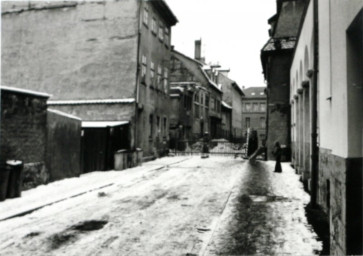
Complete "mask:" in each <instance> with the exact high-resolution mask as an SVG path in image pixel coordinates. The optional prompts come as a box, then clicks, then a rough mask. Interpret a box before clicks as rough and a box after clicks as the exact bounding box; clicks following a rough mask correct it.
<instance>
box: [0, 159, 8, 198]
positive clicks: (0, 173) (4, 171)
mask: <svg viewBox="0 0 363 256" xmlns="http://www.w3.org/2000/svg"><path fill="white" fill-rule="evenodd" d="M8 183H9V169H8V168H6V167H5V166H3V167H2V168H1V169H0V201H4V200H5V198H6V193H7V190H8Z"/></svg>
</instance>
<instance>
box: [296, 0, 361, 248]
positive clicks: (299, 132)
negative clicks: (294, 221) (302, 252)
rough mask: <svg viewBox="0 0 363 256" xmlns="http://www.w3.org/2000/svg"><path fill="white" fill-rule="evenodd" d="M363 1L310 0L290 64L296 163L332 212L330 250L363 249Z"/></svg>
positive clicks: (313, 193) (319, 201)
mask: <svg viewBox="0 0 363 256" xmlns="http://www.w3.org/2000/svg"><path fill="white" fill-rule="evenodd" d="M362 35H363V2H362V1H360V0H355V1H354V0H353V1H335V0H334V1H313V0H311V1H309V5H308V6H307V9H306V13H305V15H304V19H303V24H302V27H301V30H300V33H299V38H298V42H297V46H296V51H295V54H294V58H293V62H292V66H291V69H290V77H291V79H290V88H291V93H290V102H291V108H292V112H291V124H292V125H291V133H292V142H293V147H294V151H293V152H294V153H293V163H294V165H295V166H296V168H297V170H298V172H299V173H300V174H301V175H302V178H303V181H304V182H305V183H306V184H307V187H308V189H309V191H310V193H311V197H312V202H313V203H315V204H317V205H319V206H321V207H322V209H323V210H324V212H325V213H326V214H327V215H328V221H329V229H330V254H331V255H350V254H358V255H360V254H363V249H362V240H363V236H362V233H363V224H362V201H363V199H362V173H363V170H362V141H363V140H362V136H363V132H362V131H363V130H362V129H363V117H362V113H361V111H362V109H363V103H362V99H363V84H362V80H363V79H362V75H361V71H362V67H363V47H362V45H363V39H362V37H363V36H362Z"/></svg>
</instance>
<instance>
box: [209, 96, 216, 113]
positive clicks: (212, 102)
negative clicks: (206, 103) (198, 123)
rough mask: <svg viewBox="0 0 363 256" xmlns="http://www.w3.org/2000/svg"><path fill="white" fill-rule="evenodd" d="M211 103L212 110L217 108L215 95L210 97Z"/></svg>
mask: <svg viewBox="0 0 363 256" xmlns="http://www.w3.org/2000/svg"><path fill="white" fill-rule="evenodd" d="M210 105H211V108H212V110H215V109H214V108H215V100H214V98H213V97H211V98H210Z"/></svg>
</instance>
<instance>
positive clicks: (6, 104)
mask: <svg viewBox="0 0 363 256" xmlns="http://www.w3.org/2000/svg"><path fill="white" fill-rule="evenodd" d="M46 100H47V97H39V96H36V95H33V94H27V93H19V92H14V91H12V90H4V89H2V90H1V134H0V136H1V139H0V140H1V141H0V142H1V143H0V144H1V154H0V159H1V162H2V165H3V164H4V163H5V161H6V160H7V159H15V160H21V161H23V163H24V182H25V183H27V184H24V185H25V187H26V188H30V187H33V186H36V185H38V184H41V183H46V182H48V176H49V175H48V172H47V169H46V167H45V147H46V119H47V105H46Z"/></svg>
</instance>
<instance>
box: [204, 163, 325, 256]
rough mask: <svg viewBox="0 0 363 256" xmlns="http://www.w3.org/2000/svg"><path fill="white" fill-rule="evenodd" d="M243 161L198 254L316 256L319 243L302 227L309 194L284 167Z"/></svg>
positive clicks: (290, 171) (293, 173)
mask: <svg viewBox="0 0 363 256" xmlns="http://www.w3.org/2000/svg"><path fill="white" fill-rule="evenodd" d="M274 165H275V161H266V162H265V161H256V162H255V163H252V162H247V163H246V168H245V176H244V177H245V178H244V179H242V180H240V181H239V182H238V184H236V186H235V187H234V189H233V191H232V194H231V196H230V199H229V201H228V204H227V206H226V209H225V211H224V212H223V214H222V215H221V217H220V221H219V223H218V225H217V226H216V228H215V230H214V235H213V236H212V237H211V239H210V241H209V243H208V246H207V247H206V248H205V251H204V252H203V253H202V254H201V255H255V254H258V255H261V254H262V255H314V254H315V255H318V254H319V252H320V251H321V250H322V243H321V242H320V241H318V240H319V239H318V237H317V235H316V234H315V232H314V231H313V228H312V226H311V225H310V224H309V223H308V221H307V218H306V213H305V206H306V205H307V204H308V203H309V195H308V194H307V193H306V192H305V191H304V189H303V184H302V183H301V182H300V181H299V176H298V175H297V174H296V173H295V170H294V169H293V168H292V167H291V166H290V164H289V163H283V164H282V169H283V171H282V173H275V172H274V171H273V170H274Z"/></svg>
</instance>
